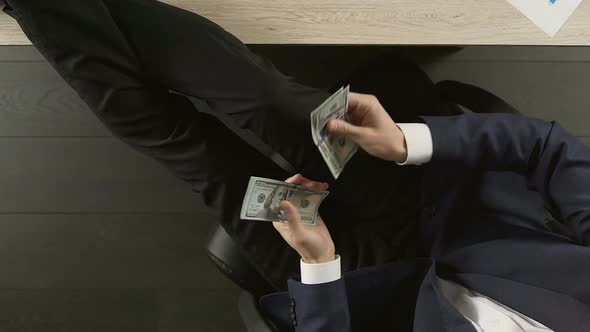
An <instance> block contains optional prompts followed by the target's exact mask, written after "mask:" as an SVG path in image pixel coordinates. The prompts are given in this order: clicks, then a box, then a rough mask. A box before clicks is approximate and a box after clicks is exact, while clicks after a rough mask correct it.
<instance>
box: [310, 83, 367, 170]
mask: <svg viewBox="0 0 590 332" xmlns="http://www.w3.org/2000/svg"><path fill="white" fill-rule="evenodd" d="M349 90H350V88H349V87H348V86H347V87H346V88H340V90H338V91H336V93H334V94H333V95H332V96H331V97H330V98H328V99H326V101H324V102H323V103H322V104H321V105H320V106H319V107H318V108H316V109H315V111H313V112H311V136H312V138H313V141H314V142H315V145H316V146H317V147H318V149H319V150H320V153H321V154H322V157H324V160H325V161H326V164H327V165H328V168H329V169H330V172H332V175H333V176H334V178H335V179H338V177H339V176H340V174H341V173H342V170H343V169H344V166H346V163H348V161H349V160H350V158H352V156H354V154H355V153H356V152H357V151H358V145H357V144H356V143H355V142H353V141H352V140H350V139H348V138H346V137H344V136H332V135H329V133H328V130H327V129H326V126H327V125H328V121H330V120H332V119H339V120H343V121H346V122H350V120H349V118H348V93H349Z"/></svg>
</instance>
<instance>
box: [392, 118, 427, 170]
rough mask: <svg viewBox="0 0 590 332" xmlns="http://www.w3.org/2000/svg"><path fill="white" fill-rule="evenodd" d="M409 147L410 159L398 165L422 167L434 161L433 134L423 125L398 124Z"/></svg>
mask: <svg viewBox="0 0 590 332" xmlns="http://www.w3.org/2000/svg"><path fill="white" fill-rule="evenodd" d="M397 126H398V127H399V129H401V131H402V132H403V133H404V136H405V139H406V145H407V147H408V159H406V161H404V162H403V163H398V165H421V164H425V163H427V162H429V161H430V160H431V159H432V153H433V147H432V133H431V132H430V128H428V126H427V125H425V124H423V123H398V124H397Z"/></svg>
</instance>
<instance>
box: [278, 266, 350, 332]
mask: <svg viewBox="0 0 590 332" xmlns="http://www.w3.org/2000/svg"><path fill="white" fill-rule="evenodd" d="M288 285H289V295H290V296H291V299H292V302H291V312H292V318H293V321H294V324H295V331H296V332H319V331H322V332H332V331H333V332H350V331H351V325H350V313H349V308H348V298H347V295H346V286H345V283H344V279H342V278H341V279H338V280H336V281H332V282H328V283H323V284H315V285H305V284H302V283H300V282H299V281H296V280H293V279H291V280H289V282H288Z"/></svg>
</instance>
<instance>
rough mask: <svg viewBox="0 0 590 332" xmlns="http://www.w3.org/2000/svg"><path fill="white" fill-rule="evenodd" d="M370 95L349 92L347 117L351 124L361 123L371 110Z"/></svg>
mask: <svg viewBox="0 0 590 332" xmlns="http://www.w3.org/2000/svg"><path fill="white" fill-rule="evenodd" d="M372 98H374V97H373V96H371V95H367V94H362V93H355V92H351V93H349V95H348V115H349V116H350V117H351V118H352V119H353V122H357V121H361V120H362V119H363V118H364V117H365V115H366V114H367V112H369V110H370V109H371V102H372Z"/></svg>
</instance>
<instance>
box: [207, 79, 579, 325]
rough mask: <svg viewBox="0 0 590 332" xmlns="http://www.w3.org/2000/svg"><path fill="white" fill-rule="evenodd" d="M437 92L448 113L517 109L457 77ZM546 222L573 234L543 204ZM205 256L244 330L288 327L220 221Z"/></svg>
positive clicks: (268, 288) (261, 280)
mask: <svg viewBox="0 0 590 332" xmlns="http://www.w3.org/2000/svg"><path fill="white" fill-rule="evenodd" d="M435 89H436V91H437V95H438V96H439V98H440V102H441V103H442V104H446V106H447V107H448V108H447V109H448V112H447V113H448V114H461V113H462V112H464V110H463V109H461V108H460V107H459V106H458V105H460V106H462V107H464V108H466V109H468V110H470V111H473V112H477V113H513V114H518V113H519V112H518V111H517V110H516V109H515V108H514V107H512V106H511V105H510V104H508V103H507V102H505V101H504V100H502V99H501V98H499V97H497V96H496V95H494V94H492V93H490V92H488V91H486V90H484V89H482V88H479V87H476V86H474V85H470V84H466V83H461V82H457V81H441V82H438V83H437V84H435ZM546 222H547V225H548V227H550V229H552V230H553V231H555V232H556V233H559V234H562V235H564V236H567V237H569V238H572V239H573V238H574V237H575V236H574V233H573V232H572V231H571V230H569V229H567V227H565V226H564V225H563V224H561V223H559V222H557V221H556V220H555V218H553V214H552V213H551V209H550V208H549V207H547V211H546ZM207 250H208V253H209V257H210V258H211V260H212V261H213V262H214V263H215V264H216V265H217V267H218V268H219V269H220V270H221V272H223V273H224V274H225V275H226V276H227V277H228V278H229V279H230V280H232V281H233V282H235V283H236V284H237V285H239V286H240V287H241V288H242V289H243V291H242V294H241V295H240V299H239V303H238V305H239V312H240V315H241V318H242V320H243V322H244V324H245V325H246V328H247V330H248V331H256V332H271V331H284V330H289V328H290V327H277V326H274V325H273V324H272V322H270V321H268V320H267V319H265V317H264V315H263V314H262V313H261V311H260V310H259V306H258V299H259V297H260V296H262V295H264V294H266V293H268V292H271V291H272V287H271V286H270V285H269V284H268V283H267V282H266V281H265V280H264V278H263V277H262V276H261V275H260V274H259V273H258V271H256V269H254V268H253V267H252V266H251V265H250V264H249V263H248V260H247V259H246V258H245V257H244V253H243V252H241V251H240V249H239V248H238V246H237V245H236V244H235V243H234V240H233V239H232V238H231V237H230V236H229V235H228V234H227V232H226V231H225V229H223V227H222V226H221V225H220V226H218V227H217V230H216V231H215V232H214V234H213V236H212V237H211V240H210V241H209V245H208V247H207Z"/></svg>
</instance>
